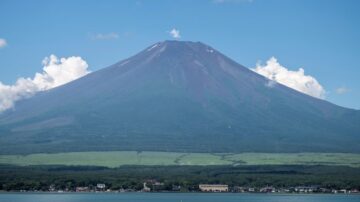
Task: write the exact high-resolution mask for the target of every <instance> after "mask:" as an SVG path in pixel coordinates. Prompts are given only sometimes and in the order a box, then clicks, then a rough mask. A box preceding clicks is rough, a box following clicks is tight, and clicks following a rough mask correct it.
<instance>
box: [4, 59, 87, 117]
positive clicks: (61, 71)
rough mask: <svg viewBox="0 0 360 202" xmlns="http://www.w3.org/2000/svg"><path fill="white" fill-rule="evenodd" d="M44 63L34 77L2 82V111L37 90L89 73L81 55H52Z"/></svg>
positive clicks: (64, 82)
mask: <svg viewBox="0 0 360 202" xmlns="http://www.w3.org/2000/svg"><path fill="white" fill-rule="evenodd" d="M43 65H44V67H43V72H42V73H36V74H35V76H34V77H33V78H19V79H18V80H17V81H16V83H15V84H14V85H5V84H3V83H1V82H0V112H2V111H4V110H7V109H9V108H12V107H14V104H15V102H16V101H18V100H21V99H23V98H27V97H30V96H32V95H34V94H35V93H36V92H39V91H45V90H49V89H51V88H55V87H57V86H61V85H63V84H66V83H68V82H70V81H73V80H75V79H78V78H80V77H82V76H84V75H86V74H88V73H89V70H88V64H87V63H86V61H85V60H83V59H82V58H81V57H75V56H72V57H68V58H61V59H59V58H57V57H56V56H55V55H50V57H46V58H45V59H44V60H43Z"/></svg>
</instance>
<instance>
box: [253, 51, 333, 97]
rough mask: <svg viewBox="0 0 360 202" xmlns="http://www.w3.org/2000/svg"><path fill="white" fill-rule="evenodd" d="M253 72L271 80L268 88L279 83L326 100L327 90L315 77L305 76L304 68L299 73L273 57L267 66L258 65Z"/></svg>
mask: <svg viewBox="0 0 360 202" xmlns="http://www.w3.org/2000/svg"><path fill="white" fill-rule="evenodd" d="M252 70H253V71H254V72H256V73H258V74H261V75H263V76H264V77H266V78H268V79H270V81H269V82H268V84H267V86H268V87H272V86H274V85H276V82H278V83H281V84H283V85H285V86H287V87H290V88H292V89H295V90H297V91H300V92H302V93H305V94H307V95H310V96H313V97H316V98H320V99H324V98H325V93H326V91H325V89H324V88H323V87H322V86H321V85H320V83H319V82H318V81H317V80H316V79H315V78H314V77H312V76H309V75H305V71H304V69H303V68H299V70H298V71H291V70H289V69H287V68H286V67H284V66H282V65H281V64H280V63H279V62H278V61H277V59H276V58H275V57H271V58H270V59H269V60H268V61H267V62H266V64H265V65H261V64H257V66H256V67H255V68H253V69H252ZM274 81H276V82H274Z"/></svg>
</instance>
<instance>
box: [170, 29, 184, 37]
mask: <svg viewBox="0 0 360 202" xmlns="http://www.w3.org/2000/svg"><path fill="white" fill-rule="evenodd" d="M169 34H170V36H171V37H172V38H174V39H180V38H181V36H180V30H178V29H175V28H173V29H172V30H170V31H169Z"/></svg>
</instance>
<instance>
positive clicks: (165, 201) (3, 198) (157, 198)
mask: <svg viewBox="0 0 360 202" xmlns="http://www.w3.org/2000/svg"><path fill="white" fill-rule="evenodd" d="M144 201H148V202H235V201H240V202H241V201H243V202H265V201H266V202H360V195H323V194H318V195H310V194H308V195H295V194H293V195H285V194H284V195H281V194H230V193H224V194H222V193H221V194H211V193H208V194H201V193H190V194H186V193H119V194H103V193H86V194H68V193H61V194H50V193H42V194H35V193H32V194H29V193H17V194H14V193H4V194H0V202H144Z"/></svg>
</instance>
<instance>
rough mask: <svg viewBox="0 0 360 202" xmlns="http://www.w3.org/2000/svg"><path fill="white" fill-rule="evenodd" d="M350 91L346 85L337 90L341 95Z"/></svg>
mask: <svg viewBox="0 0 360 202" xmlns="http://www.w3.org/2000/svg"><path fill="white" fill-rule="evenodd" d="M349 91H350V89H348V88H346V87H339V88H337V89H336V90H335V92H336V93H337V94H339V95H341V94H345V93H348V92H349Z"/></svg>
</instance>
